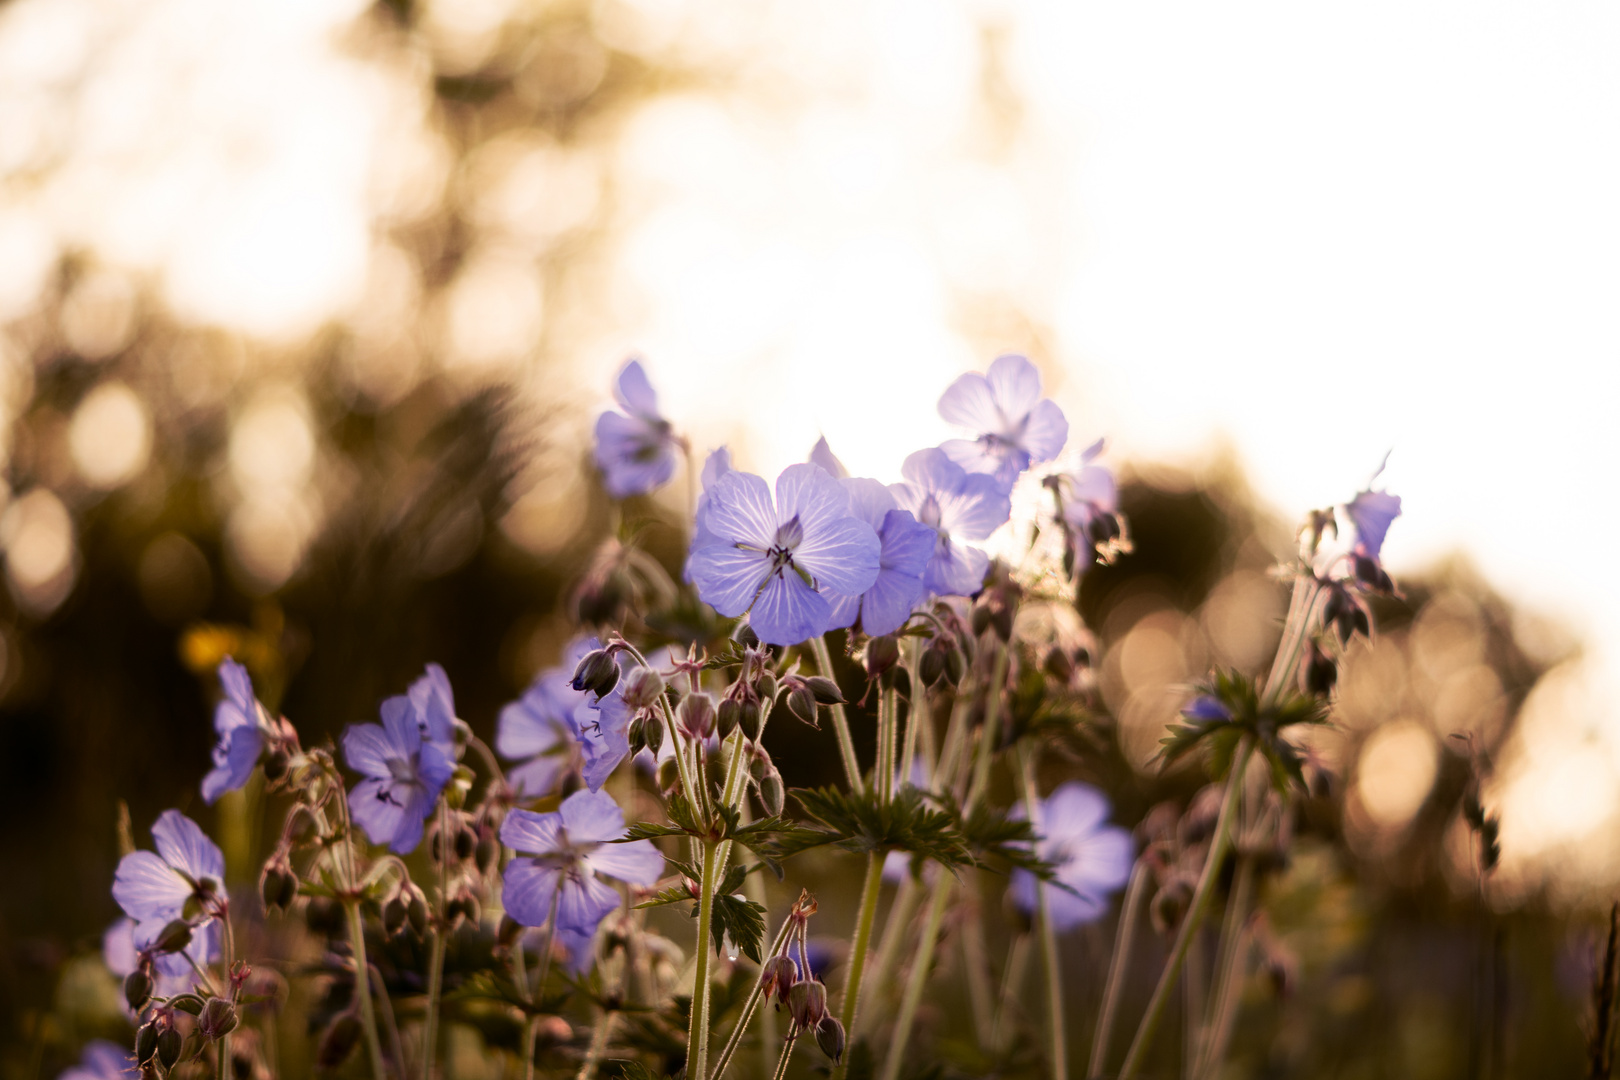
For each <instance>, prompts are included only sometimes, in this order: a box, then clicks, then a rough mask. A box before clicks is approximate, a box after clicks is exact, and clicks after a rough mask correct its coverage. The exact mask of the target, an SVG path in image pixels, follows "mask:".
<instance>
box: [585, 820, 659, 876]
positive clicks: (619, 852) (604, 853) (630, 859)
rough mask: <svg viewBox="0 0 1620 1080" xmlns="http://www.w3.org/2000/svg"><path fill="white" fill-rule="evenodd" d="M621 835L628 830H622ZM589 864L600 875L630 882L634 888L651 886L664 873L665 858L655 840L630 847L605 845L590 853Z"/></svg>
mask: <svg viewBox="0 0 1620 1080" xmlns="http://www.w3.org/2000/svg"><path fill="white" fill-rule="evenodd" d="M619 831H620V833H621V835H622V834H623V832H624V830H623V829H620V830H619ZM585 862H586V864H587V865H589V866H590V868H591V869H592V870H594V871H596V872H597V873H598V874H606V875H607V876H608V877H612V878H618V879H619V880H620V881H627V882H629V883H630V884H631V885H651V884H653V883H654V882H656V881H657V880H658V879H659V878H660V877H661V876H663V873H664V855H663V852H661V851H659V850H658V849H657V848H656V847H654V846H653V842H652V841H651V840H632V841H631V842H630V843H628V844H603V845H602V846H601V847H599V848H597V849H596V850H595V851H592V852H588V853H587V854H586V856H585Z"/></svg>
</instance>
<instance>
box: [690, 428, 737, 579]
mask: <svg viewBox="0 0 1620 1080" xmlns="http://www.w3.org/2000/svg"><path fill="white" fill-rule="evenodd" d="M730 471H731V451H730V450H728V449H726V448H725V447H724V446H722V447H721V448H720V449H718V450H715V451H713V452H712V453H710V454H709V456H708V457H707V458H705V459H704V461H703V471H702V472H701V473H700V474H699V476H698V479H699V482H700V483H701V484H702V485H703V486H702V489H701V491H700V492H699V493H698V497H697V506H696V507H695V508H694V513H695V514H696V519H695V520H694V521H693V523H692V548H691V551H696V550H697V549H698V548H700V547H705V546H707V545H709V544H713V543H715V542H716V540H717V538H716V537H715V535H714V534H713V533H711V532H710V531H709V530H708V526H707V525H705V524H704V513H703V511H704V508H705V507H707V506H708V505H709V489H710V488H712V487H714V485H715V483H716V482H717V481H718V480H719V479H720V478H721V477H722V476H724V475H726V473H728V472H730ZM691 551H689V552H687V556H686V566H685V568H684V569H683V571H682V577H683V579H684V580H686V581H688V582H690V581H691V580H692V554H691Z"/></svg>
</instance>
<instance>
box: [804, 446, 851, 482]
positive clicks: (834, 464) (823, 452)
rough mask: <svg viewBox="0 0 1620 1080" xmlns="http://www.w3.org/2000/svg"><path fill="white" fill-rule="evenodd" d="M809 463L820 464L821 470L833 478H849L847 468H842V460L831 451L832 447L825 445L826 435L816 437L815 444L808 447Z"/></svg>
mask: <svg viewBox="0 0 1620 1080" xmlns="http://www.w3.org/2000/svg"><path fill="white" fill-rule="evenodd" d="M810 464H812V465H819V466H821V468H822V470H823V471H825V472H826V474H827V475H828V476H830V477H832V478H833V479H834V480H846V479H848V478H849V470H848V469H846V468H844V463H843V462H842V461H839V460H838V455H837V454H834V453H833V452H832V447H830V446H828V445H827V436H825V435H823V436H822V437H821V438H819V439H817V440H816V445H814V446H812V447H811V448H810Z"/></svg>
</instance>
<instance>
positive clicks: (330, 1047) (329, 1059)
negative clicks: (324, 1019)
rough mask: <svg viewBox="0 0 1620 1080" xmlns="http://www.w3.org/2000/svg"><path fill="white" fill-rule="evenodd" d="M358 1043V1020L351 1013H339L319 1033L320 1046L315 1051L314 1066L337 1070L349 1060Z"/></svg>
mask: <svg viewBox="0 0 1620 1080" xmlns="http://www.w3.org/2000/svg"><path fill="white" fill-rule="evenodd" d="M359 1041H360V1020H359V1018H358V1017H356V1016H355V1015H354V1014H353V1013H340V1014H339V1015H338V1016H336V1017H335V1018H334V1019H333V1020H332V1022H331V1023H330V1024H328V1025H326V1030H325V1031H323V1032H321V1042H320V1046H319V1047H318V1048H317V1049H316V1051H315V1064H316V1065H318V1066H320V1067H321V1068H323V1069H335V1068H337V1067H338V1066H339V1065H341V1064H343V1063H344V1062H345V1061H347V1060H348V1059H349V1055H350V1054H351V1053H353V1052H354V1048H355V1044H357V1043H358V1042H359Z"/></svg>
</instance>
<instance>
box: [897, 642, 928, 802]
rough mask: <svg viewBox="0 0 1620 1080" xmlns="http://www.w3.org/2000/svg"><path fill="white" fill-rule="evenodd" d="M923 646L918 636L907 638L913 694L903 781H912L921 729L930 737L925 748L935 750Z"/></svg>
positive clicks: (902, 763) (903, 753)
mask: <svg viewBox="0 0 1620 1080" xmlns="http://www.w3.org/2000/svg"><path fill="white" fill-rule="evenodd" d="M921 646H922V643H921V642H919V641H918V640H917V639H916V638H906V639H905V645H904V650H905V662H906V674H907V675H908V676H910V680H909V681H910V683H911V696H910V698H909V700H908V701H907V702H906V705H907V708H906V738H905V744H904V746H903V748H902V749H901V751H900V768H901V770H902V776H901V779H902V780H903V781H910V779H911V763H912V762H913V761H915V760H916V758H917V739H918V735H919V729H924V730H923V732H922V733H923V734H924V735H925V736H926V738H927V739H928V743H927V745H926V747H925V749H927V750H929V751H932V750H933V741H934V732H933V730H932V728H931V726H930V724H929V721H930V719H931V717H930V715H929V712H928V688H927V687H926V686H924V685H923V681H922V673H921V671H920V668H921V660H920V659H919V657H920V656H921V653H922V648H921ZM896 717H897V718H898V714H896ZM932 756H933V755H932V753H930V754H929V757H932ZM928 767H929V768H930V769H931V768H932V767H933V762H932V761H930V762H928ZM927 775H931V774H927Z"/></svg>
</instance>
